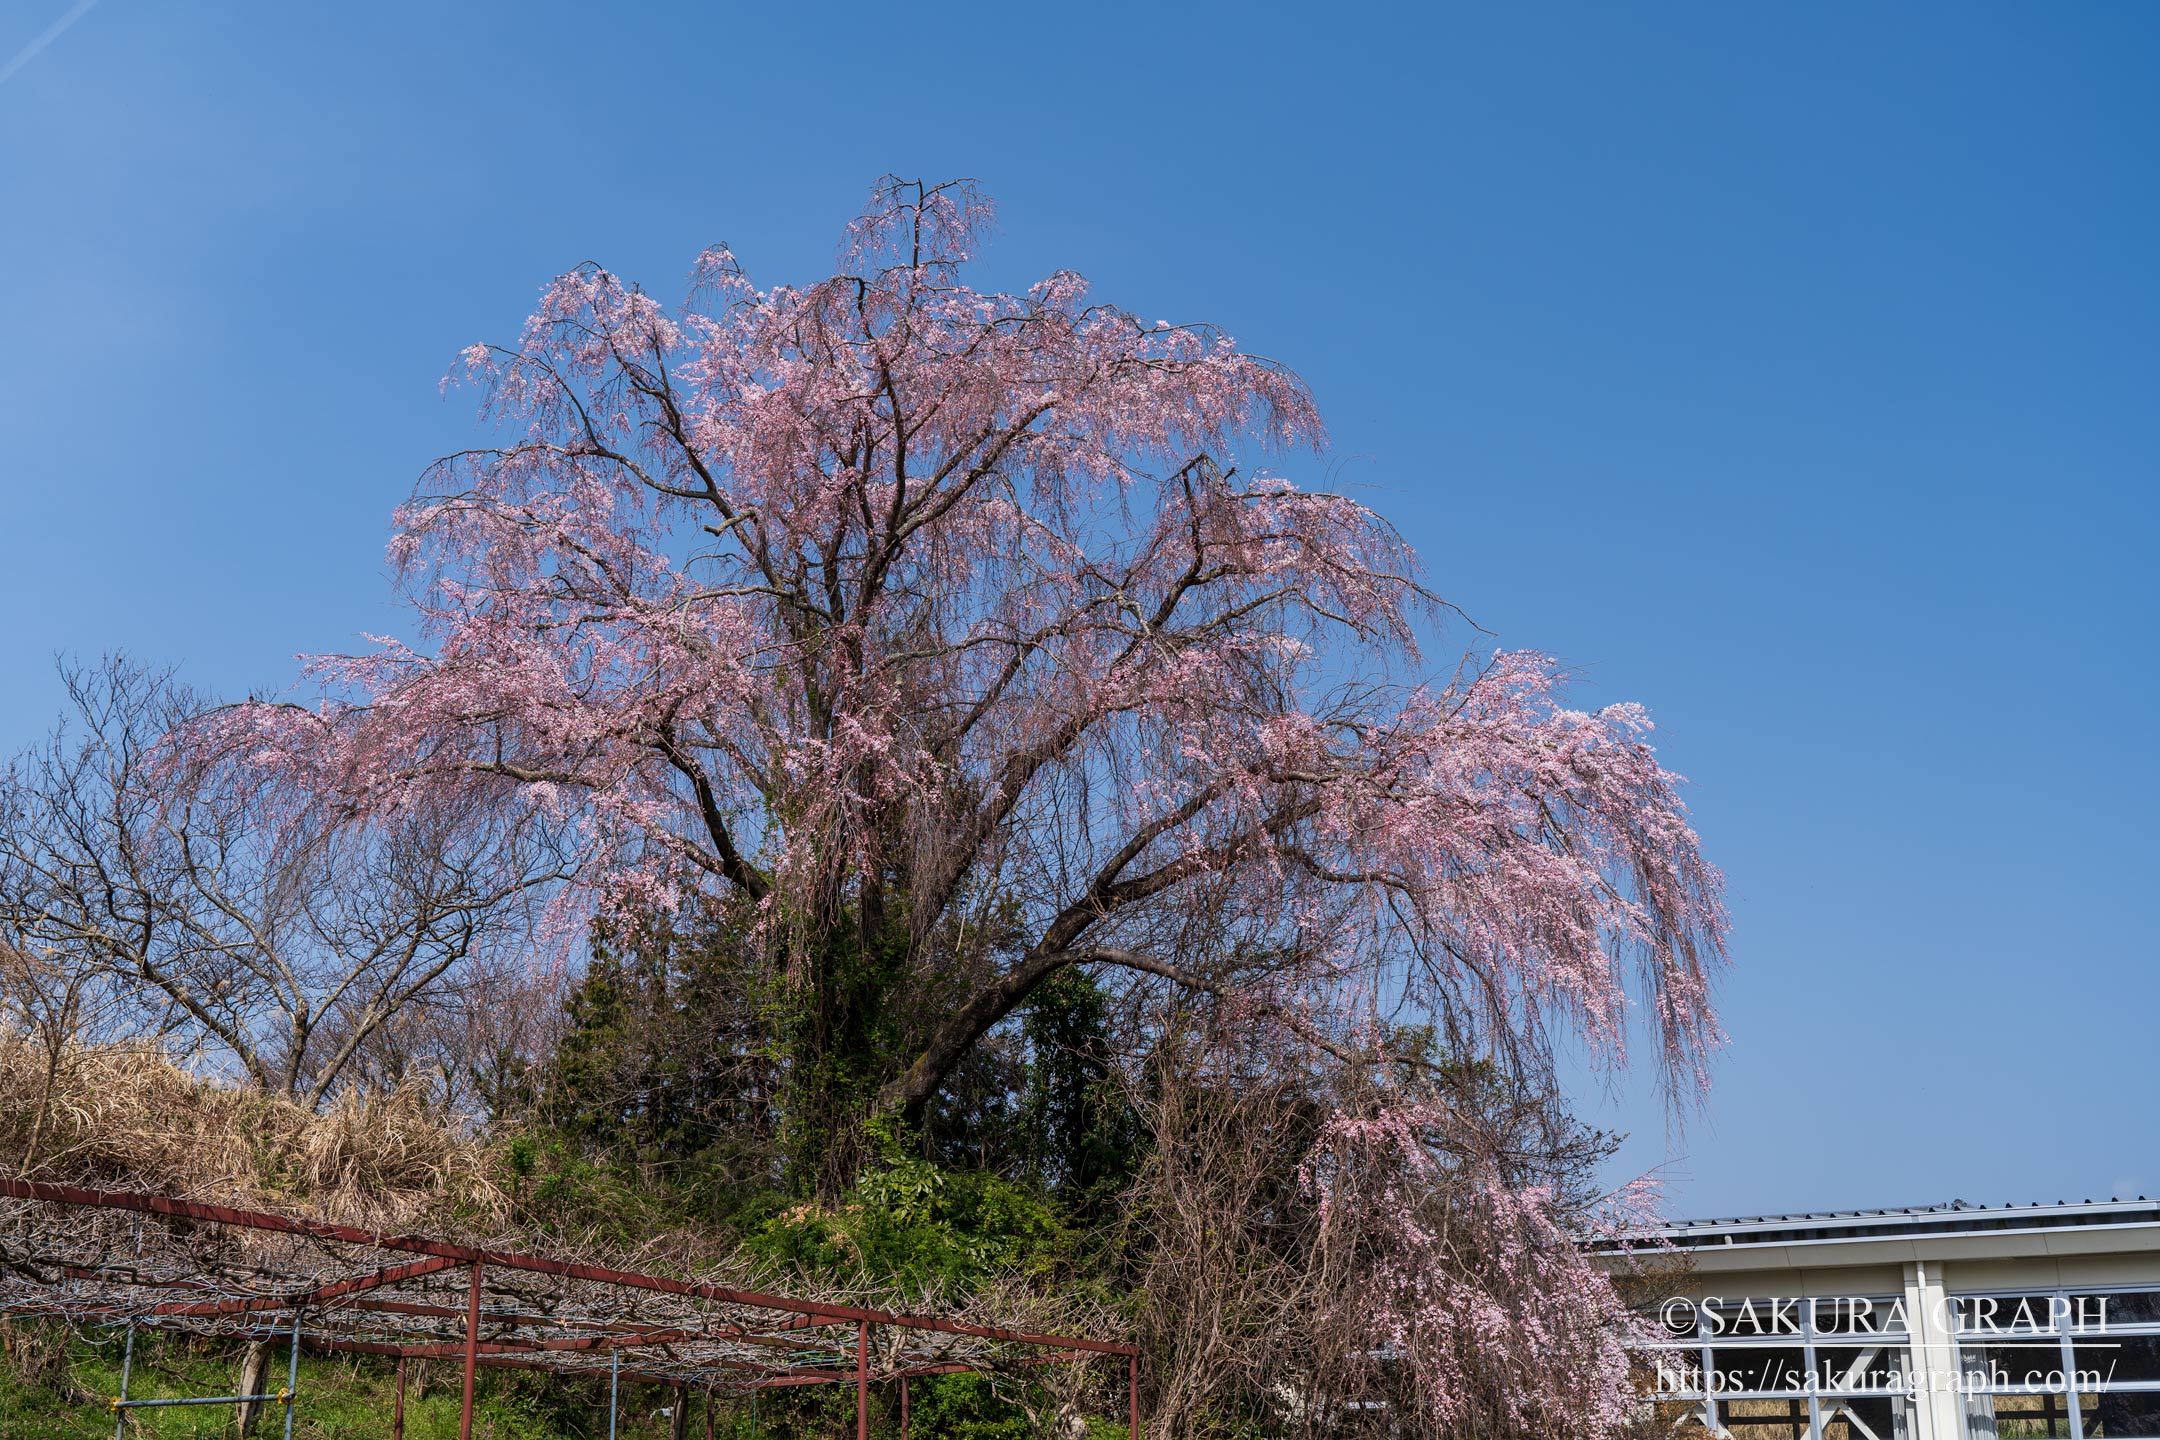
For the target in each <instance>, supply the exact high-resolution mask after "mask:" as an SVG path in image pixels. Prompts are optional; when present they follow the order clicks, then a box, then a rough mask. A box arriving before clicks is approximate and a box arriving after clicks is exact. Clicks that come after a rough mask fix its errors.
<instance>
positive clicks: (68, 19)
mask: <svg viewBox="0 0 2160 1440" xmlns="http://www.w3.org/2000/svg"><path fill="white" fill-rule="evenodd" d="M95 4H97V0H75V3H74V4H73V5H70V6H68V11H67V14H65V15H62V16H61V17H60V18H59V19H58V20H55V21H53V23H52V24H50V25H48V26H46V27H45V30H44V33H42V34H40V35H39V36H38V37H37V39H35V40H32V41H31V42H30V43H29V44H28V45H25V46H23V48H22V49H20V50H18V51H17V52H15V58H14V59H12V60H10V61H8V62H7V64H5V65H0V85H5V84H7V82H8V81H10V80H12V79H13V78H15V72H16V71H18V70H20V69H22V67H23V66H25V65H27V64H29V63H30V62H31V61H32V60H35V59H37V57H38V55H39V53H40V52H41V51H43V50H44V48H45V47H46V46H48V45H50V44H52V42H53V41H55V40H57V39H59V38H60V37H61V36H62V35H64V34H66V33H67V28H68V26H70V25H73V24H74V23H75V22H76V21H77V20H80V19H82V17H83V16H85V15H87V14H89V13H90V7H91V6H93V5H95Z"/></svg>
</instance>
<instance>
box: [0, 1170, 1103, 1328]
mask: <svg viewBox="0 0 2160 1440" xmlns="http://www.w3.org/2000/svg"><path fill="white" fill-rule="evenodd" d="M0 1195H9V1196H13V1197H14V1198H16V1199H20V1200H44V1201H48V1202H50V1203H53V1204H59V1205H80V1206H86V1207H90V1208H93V1209H104V1210H128V1211H134V1212H136V1213H139V1214H151V1215H169V1216H176V1217H180V1218H185V1219H192V1220H203V1221H210V1222H214V1223H217V1224H222V1225H238V1226H243V1227H245V1228H248V1229H253V1230H268V1231H273V1232H275V1233H279V1234H285V1235H308V1236H312V1237H314V1238H316V1239H318V1240H331V1241H336V1242H339V1243H341V1244H346V1245H361V1246H367V1247H370V1248H373V1249H378V1250H402V1251H406V1252H408V1253H411V1254H418V1255H430V1256H435V1257H437V1258H440V1259H445V1260H450V1261H453V1262H456V1263H460V1264H468V1265H490V1266H494V1267H497V1268H500V1269H507V1270H521V1271H526V1272H529V1273H532V1274H539V1275H554V1276H558V1277H561V1278H565V1279H572V1280H590V1281H595V1282H598V1283H602V1284H609V1285H621V1286H625V1287H628V1288H631V1289H639V1290H656V1291H660V1292H663V1293H666V1294H670V1295H683V1296H690V1297H694V1298H697V1299H703V1300H712V1301H717V1302H720V1303H723V1304H731V1305H745V1306H749V1307H751V1308H754V1309H760V1310H777V1311H781V1312H783V1313H787V1314H793V1315H801V1316H805V1317H818V1318H819V1319H821V1320H823V1321H825V1322H827V1323H830V1322H835V1321H853V1322H855V1323H856V1324H858V1325H860V1324H865V1323H868V1324H876V1325H898V1326H901V1327H903V1328H906V1329H910V1330H935V1331H940V1332H943V1333H945V1334H949V1335H971V1336H974V1337H976V1338H978V1339H984V1340H1002V1341H1005V1342H1007V1343H1009V1344H1017V1345H1048V1346H1055V1347H1057V1348H1059V1349H1067V1350H1091V1351H1094V1352H1096V1353H1098V1354H1105V1355H1131V1354H1134V1353H1136V1352H1135V1351H1134V1348H1133V1347H1132V1346H1130V1345H1125V1344H1119V1343H1116V1342H1113V1341H1108V1340H1088V1339H1083V1338H1080V1337H1077V1336H1066V1335H1042V1334H1035V1333H1032V1332H1029V1331H1024V1330H1006V1329H1002V1328H999V1327H997V1326H992V1325H974V1324H970V1323H968V1322H966V1321H963V1320H944V1319H939V1318H937V1317H934V1316H927V1315H905V1314H894V1313H890V1312H887V1311H883V1310H872V1309H867V1308H865V1307H862V1306H857V1305H833V1304H827V1303H825V1302H822V1301H815V1300H796V1299H792V1298H790V1297H788V1296H785V1295H768V1294H765V1293H763V1292H761V1291H756V1290H738V1289H735V1288H733V1287H731V1286H725V1285H703V1284H694V1283H691V1282H688V1281H683V1280H670V1279H667V1278H665V1277H662V1276H658V1275H640V1274H638V1273H636V1272H635V1271H628V1270H611V1269H609V1268H607V1267H606V1266H602V1265H582V1264H575V1263H572V1262H569V1261H562V1260H550V1259H547V1258H546V1257H544V1256H539V1255H519V1254H515V1253H513V1252H509V1251H499V1250H485V1249H475V1248H473V1247H471V1246H466V1245H452V1244H448V1243H446V1242H444V1241H440V1240H430V1239H427V1238H426V1237H424V1236H418V1235H385V1234H383V1233H381V1232H379V1231H367V1230H360V1229H356V1228H354V1227H353V1226H350V1225H330V1224H325V1223H323V1222H320V1221H312V1220H291V1219H287V1218H286V1217H284V1216H282V1215H271V1214H268V1213H265V1212H263V1211H259V1210H236V1209H232V1208H230V1207H227V1206H223V1205H202V1204H197V1203H196V1202H194V1201H190V1200H175V1199H173V1198H171V1197H170V1196H165V1195H142V1194H135V1193H131V1192H126V1191H115V1190H86V1189H83V1188H81V1187H80V1186H75V1185H55V1184H51V1183H49V1182H46V1181H41V1180H15V1179H10V1178H6V1177H0Z"/></svg>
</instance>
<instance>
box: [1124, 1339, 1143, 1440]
mask: <svg viewBox="0 0 2160 1440" xmlns="http://www.w3.org/2000/svg"><path fill="white" fill-rule="evenodd" d="M1125 1395H1126V1398H1127V1400H1128V1401H1129V1402H1130V1404H1131V1406H1132V1414H1131V1427H1132V1440H1140V1352H1139V1351H1138V1350H1135V1351H1133V1353H1132V1354H1130V1355H1128V1356H1126V1357H1125Z"/></svg>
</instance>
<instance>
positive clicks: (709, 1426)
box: [705, 1390, 713, 1440]
mask: <svg viewBox="0 0 2160 1440" xmlns="http://www.w3.org/2000/svg"><path fill="white" fill-rule="evenodd" d="M712 1403H713V1393H712V1391H711V1390H707V1391H706V1392H705V1440H713V1413H712Z"/></svg>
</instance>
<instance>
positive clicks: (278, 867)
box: [0, 658, 560, 1106]
mask: <svg viewBox="0 0 2160 1440" xmlns="http://www.w3.org/2000/svg"><path fill="white" fill-rule="evenodd" d="M63 673H64V676H65V679H66V684H67V691H68V697H69V701H70V705H69V713H68V714H67V716H66V717H65V718H64V719H63V721H62V722H61V724H60V725H59V726H58V727H57V728H56V729H55V730H54V732H53V734H52V736H51V737H50V738H49V739H48V740H47V741H46V742H45V743H44V744H43V745H41V746H39V747H37V748H35V749H33V750H31V751H28V752H26V753H24V754H23V755H21V756H18V757H17V759H16V760H15V762H14V764H13V765H12V766H11V767H10V769H9V771H8V773H7V775H6V776H5V778H4V780H0V946H4V947H5V948H6V949H7V950H8V951H9V952H10V953H12V955H14V956H15V957H16V962H17V963H16V964H15V966H14V967H13V968H19V969H22V970H23V971H24V972H25V974H26V975H27V974H30V973H36V974H39V975H42V976H45V977H47V990H48V991H51V990H52V986H53V985H55V984H57V985H60V986H62V987H71V989H68V991H67V993H73V994H77V995H80V996H84V997H87V996H90V995H92V994H93V993H95V994H98V995H100V996H102V997H104V998H105V999H106V1000H107V1001H108V1002H109V1003H110V1004H111V1006H112V1008H113V1010H114V1011H115V1013H116V1014H118V1015H119V1016H121V1017H122V1019H123V1022H124V1023H125V1024H126V1025H127V1026H129V1027H130V1028H132V1029H133V1030H136V1031H138V1032H143V1033H148V1034H151V1035H156V1036H167V1035H171V1036H176V1037H182V1038H184V1040H185V1042H186V1044H187V1045H188V1046H190V1047H193V1048H194V1050H195V1052H196V1053H199V1054H203V1055H206V1056H215V1057H217V1058H218V1059H219V1060H220V1061H222V1062H224V1063H226V1064H229V1065H230V1066H231V1067H233V1068H234V1069H236V1070H237V1071H238V1072H240V1073H242V1074H244V1075H245V1077H246V1078H247V1079H249V1080H250V1081H252V1082H253V1083H255V1084H257V1085H260V1086H262V1087H263V1088H265V1089H267V1090H277V1091H283V1092H286V1093H289V1094H291V1095H293V1096H294V1097H295V1098H297V1099H299V1100H301V1101H302V1102H303V1103H305V1104H308V1105H311V1106H313V1105H319V1104H321V1103H322V1101H323V1100H324V1098H325V1097H326V1096H328V1095H329V1094H330V1093H331V1092H332V1090H333V1089H334V1088H335V1087H336V1086H337V1085H338V1084H339V1082H340V1081H341V1079H343V1078H344V1077H346V1076H348V1075H349V1074H351V1073H353V1064H354V1061H355V1058H356V1057H357V1056H359V1055H360V1054H361V1053H362V1051H363V1050H364V1049H365V1048H366V1047H367V1046H368V1045H369V1043H370V1041H372V1040H374V1039H375V1038H376V1037H377V1036H378V1035H379V1034H380V1033H381V1032H382V1031H383V1029H384V1027H385V1026H386V1025H387V1024H389V1022H390V1021H391V1020H392V1019H393V1017H395V1016H397V1015H398V1014H399V1013H400V1012H401V1011H402V1010H404V1009H405V1008H406V1007H407V1006H409V1005H411V1004H413V1003H414V1002H415V1001H417V1000H420V999H422V998H423V997H427V996H430V995H433V994H437V993H447V991H448V990H449V988H450V986H451V985H452V982H454V981H456V980H457V979H459V978H460V977H461V976H462V975H463V974H464V972H466V971H468V970H471V969H475V968H477V967H480V966H482V965H483V964H485V963H487V962H490V961H492V960H493V959H494V958H495V957H496V956H497V955H498V954H499V953H500V952H501V951H502V950H503V949H504V948H505V947H507V946H515V945H516V944H517V943H518V940H519V938H520V937H521V936H523V935H524V934H526V933H528V931H529V928H530V926H531V924H532V923H533V922H534V920H535V919H536V917H537V916H538V914H539V911H540V907H541V906H543V905H544V903H545V899H546V895H547V890H548V886H549V882H550V881H551V880H552V879H554V878H555V876H556V875H557V873H558V869H559V859H560V856H559V853H558V850H557V842H558V838H559V837H558V836H557V834H556V833H555V832H554V831H553V830H552V829H551V828H550V827H549V826H548V824H547V823H546V819H545V816H544V815H543V814H541V813H540V812H537V811H535V812H528V813H526V814H524V815H521V816H517V817H514V818H505V817H503V816H502V815H501V814H500V813H499V812H494V813H483V812H481V811H480V810H479V808H478V807H476V806H475V807H460V806H458V805H457V804H456V803H455V801H454V799H452V800H439V799H429V800H420V801H415V803H413V804H410V805H407V806H403V807H398V808H396V809H393V810H388V811H385V810H381V809H379V808H378V809H375V810H371V811H369V812H367V813H366V814H364V815H363V814H361V813H359V812H357V811H355V810H353V809H351V808H350V807H346V806H343V805H341V804H340V803H339V801H338V798H337V796H336V794H335V792H334V791H329V790H325V789H322V788H320V787H314V786H302V785H297V784H295V783H293V779H292V772H291V770H290V768H289V767H287V768H282V769H278V770H275V771H273V770H270V769H267V768H264V767H261V766H259V765H256V764H255V763H253V760H252V757H251V756H250V755H249V754H247V753H246V752H245V751H244V750H241V749H236V748H233V747H229V746H219V745H216V744H204V743H198V735H199V734H200V733H201V732H200V727H199V725H198V722H199V721H200V719H201V718H202V717H203V716H204V715H205V714H207V713H209V712H210V711H211V709H212V707H211V705H210V704H209V702H207V701H206V700H205V699H204V698H203V697H201V696H200V695H197V694H196V693H194V692H192V691H190V690H188V689H186V688H185V687H183V686H181V685H179V684H177V683H175V681H174V680H173V678H172V676H171V674H170V673H169V672H163V671H154V670H150V669H146V668H144V667H142V666H139V665H136V664H134V663H132V662H129V661H127V660H125V659H119V658H112V659H108V660H106V661H105V662H103V663H102V664H100V665H98V666H96V667H91V668H87V669H83V668H72V669H67V670H65V671H64V672H63ZM287 758H288V759H289V756H288V757H287ZM52 993H54V994H59V993H61V992H60V991H53V992H52ZM68 1003H72V1004H75V1005H76V1006H77V1007H78V1009H79V1008H80V1006H81V1004H82V1003H84V1002H83V1001H82V1000H77V1001H73V1002H68ZM49 1008H50V1002H48V1009H49Z"/></svg>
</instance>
